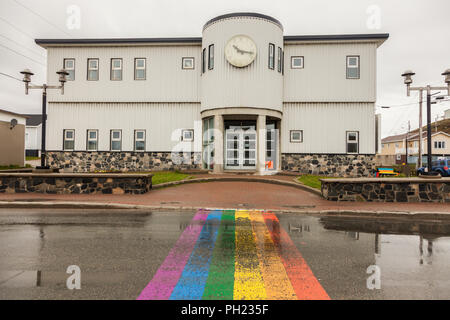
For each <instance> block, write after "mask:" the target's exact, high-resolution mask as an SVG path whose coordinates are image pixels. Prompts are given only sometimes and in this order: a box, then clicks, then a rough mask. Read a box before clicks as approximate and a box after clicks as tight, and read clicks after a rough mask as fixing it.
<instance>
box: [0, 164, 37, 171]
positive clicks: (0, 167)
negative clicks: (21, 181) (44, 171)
mask: <svg viewBox="0 0 450 320" xmlns="http://www.w3.org/2000/svg"><path fill="white" fill-rule="evenodd" d="M23 168H31V166H30V165H29V164H26V165H25V167H21V166H18V165H15V164H10V165H9V166H0V170H11V169H23Z"/></svg>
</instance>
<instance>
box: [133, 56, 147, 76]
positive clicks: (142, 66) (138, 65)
mask: <svg viewBox="0 0 450 320" xmlns="http://www.w3.org/2000/svg"><path fill="white" fill-rule="evenodd" d="M145 77H146V60H145V58H136V59H134V80H145Z"/></svg>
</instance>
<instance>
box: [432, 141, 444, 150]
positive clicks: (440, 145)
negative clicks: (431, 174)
mask: <svg viewBox="0 0 450 320" xmlns="http://www.w3.org/2000/svg"><path fill="white" fill-rule="evenodd" d="M434 148H435V149H445V141H435V142H434Z"/></svg>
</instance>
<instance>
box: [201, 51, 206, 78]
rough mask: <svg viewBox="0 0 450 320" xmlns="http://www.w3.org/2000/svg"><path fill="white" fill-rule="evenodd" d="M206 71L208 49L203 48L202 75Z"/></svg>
mask: <svg viewBox="0 0 450 320" xmlns="http://www.w3.org/2000/svg"><path fill="white" fill-rule="evenodd" d="M205 71H206V48H203V51H202V73H205Z"/></svg>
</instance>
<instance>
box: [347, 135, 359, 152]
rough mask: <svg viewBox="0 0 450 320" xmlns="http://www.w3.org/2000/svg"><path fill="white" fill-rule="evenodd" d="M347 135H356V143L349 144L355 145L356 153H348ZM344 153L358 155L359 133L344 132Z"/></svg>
mask: <svg viewBox="0 0 450 320" xmlns="http://www.w3.org/2000/svg"><path fill="white" fill-rule="evenodd" d="M349 133H356V142H350V143H356V152H348V144H349V140H348V134H349ZM345 153H347V154H359V131H356V130H349V131H345Z"/></svg>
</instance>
